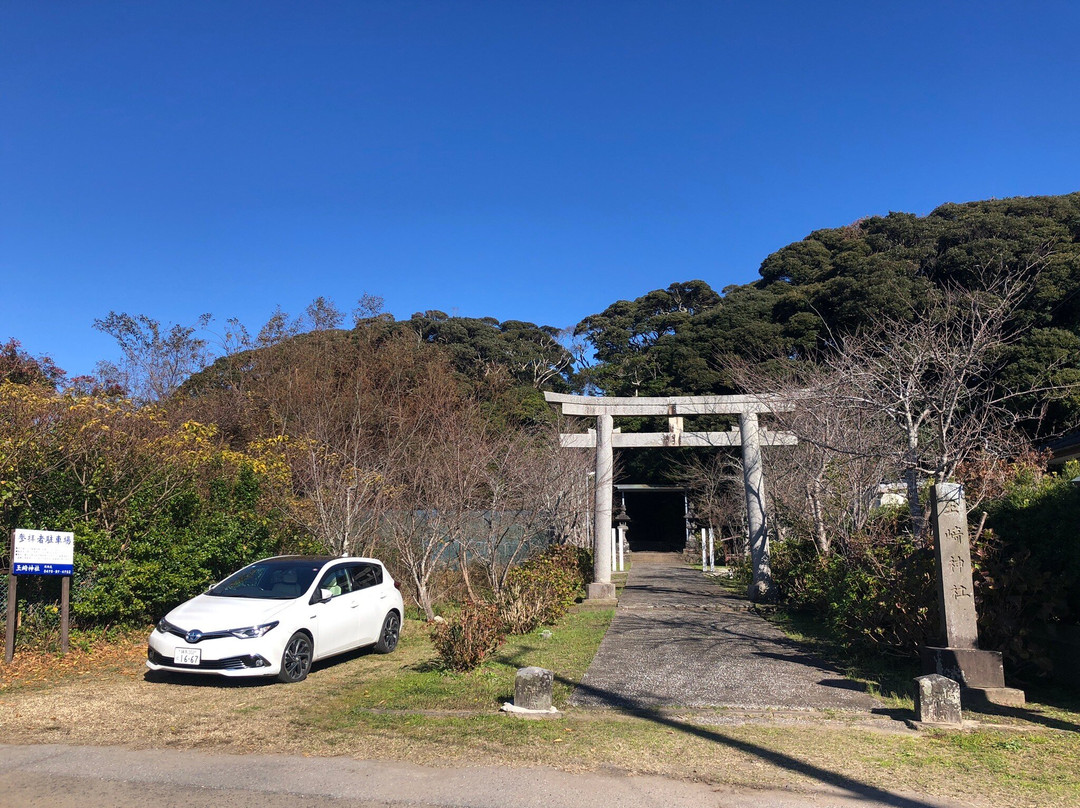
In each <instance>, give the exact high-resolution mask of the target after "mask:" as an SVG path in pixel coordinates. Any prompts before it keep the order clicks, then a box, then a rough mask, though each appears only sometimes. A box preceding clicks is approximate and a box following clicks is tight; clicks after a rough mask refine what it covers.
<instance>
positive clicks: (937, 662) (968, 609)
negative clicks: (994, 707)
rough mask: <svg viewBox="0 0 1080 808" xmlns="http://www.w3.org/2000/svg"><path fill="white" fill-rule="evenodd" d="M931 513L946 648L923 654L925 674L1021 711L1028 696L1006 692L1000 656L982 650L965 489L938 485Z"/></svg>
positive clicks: (980, 698)
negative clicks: (944, 679) (936, 676)
mask: <svg viewBox="0 0 1080 808" xmlns="http://www.w3.org/2000/svg"><path fill="white" fill-rule="evenodd" d="M930 508H931V517H932V518H931V522H932V523H933V528H934V543H935V545H936V550H935V554H936V557H937V584H938V587H937V588H938V606H939V608H940V610H941V633H942V636H943V638H944V640H945V646H944V647H941V648H934V647H927V648H923V649H922V660H923V670H924V671H925V672H926V673H937V674H941V675H942V676H947V677H948V678H950V679H952V680H953V681H955V682H957V683H958V684H959V685H960V686H961V688H963V689H964V692H965V693H966V695H967V697H968V698H969V699H974V700H975V701H986V702H990V703H993V704H1001V705H1007V706H1022V705H1023V704H1024V692H1023V691H1022V690H1015V689H1013V688H1008V687H1005V672H1004V668H1003V667H1002V662H1001V654H1000V653H999V652H997V651H982V650H980V649H979V629H978V623H977V619H976V614H975V586H974V584H973V582H972V576H971V542H970V539H969V537H968V524H967V505H966V504H965V503H964V491H963V489H962V488H961V486H960V485H958V484H956V483H939V484H938V485H935V486H934V490H933V494H932V496H931V502H930Z"/></svg>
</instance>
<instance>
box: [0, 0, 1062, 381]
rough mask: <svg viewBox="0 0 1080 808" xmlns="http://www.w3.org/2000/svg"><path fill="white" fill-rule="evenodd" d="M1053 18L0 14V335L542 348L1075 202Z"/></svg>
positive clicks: (501, 12)
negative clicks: (276, 337)
mask: <svg viewBox="0 0 1080 808" xmlns="http://www.w3.org/2000/svg"><path fill="white" fill-rule="evenodd" d="M1078 32H1080V3H1069V2H1057V3H1049V2H1047V3H1039V2H1030V3H1021V2H1015V3H993V2H989V3H987V2H977V3H976V2H965V3H949V2H934V3H917V2H906V3H891V4H883V3H867V2H857V3H828V2H822V3H818V2H792V3H758V2H743V3H726V2H720V0H714V2H689V1H688V0H680V2H661V1H660V0H657V1H656V2H632V1H630V2H614V0H612V2H587V1H585V0H574V1H573V2H552V1H551V0H544V1H543V2H540V0H535V1H526V0H522V1H520V2H513V1H512V0H493V2H475V3H469V2H449V1H447V2H359V1H357V2H339V3H329V2H312V3H308V2H303V3H301V2H288V3H286V2H267V1H266V0H260V1H259V2H255V0H251V2H229V1H228V0H215V2H134V1H133V2H124V3H115V2H83V3H74V2H61V1H60V0H53V1H52V2H50V1H49V0H42V1H41V2H30V0H19V1H17V2H16V0H4V2H2V4H0V341H2V340H5V339H6V338H7V337H9V336H12V337H16V338H18V339H20V340H21V341H22V342H23V345H24V347H25V348H26V349H27V350H29V351H30V352H32V353H35V354H38V353H48V354H50V355H51V356H53V358H54V359H55V360H56V361H57V362H58V363H59V364H60V366H61V367H63V368H65V369H66V370H68V371H69V372H70V373H84V372H88V371H89V370H90V369H91V368H92V367H93V365H94V363H95V362H96V361H97V360H98V359H104V358H109V359H115V358H116V350H115V346H113V345H112V344H111V341H110V340H109V338H108V337H106V336H104V335H101V334H98V333H97V332H95V331H93V329H92V328H91V324H92V321H93V320H94V318H95V317H103V316H104V315H105V314H107V313H108V312H109V311H110V310H116V311H127V312H130V313H143V314H148V315H150V316H152V317H156V318H159V319H161V320H163V321H166V322H184V323H190V322H193V321H194V320H195V318H196V317H197V316H198V315H199V314H201V313H203V312H212V313H213V314H214V315H215V316H216V317H218V318H219V319H221V320H223V319H224V318H226V317H230V316H237V317H239V318H241V319H242V320H243V321H244V322H246V323H248V324H249V325H250V326H251V327H253V328H255V329H257V328H258V327H259V325H261V324H262V323H263V322H265V320H266V319H267V318H268V317H269V316H270V314H271V313H272V312H273V310H274V307H275V306H277V305H280V306H281V307H282V308H283V309H285V310H286V311H290V312H294V313H298V312H300V311H301V310H302V309H303V308H304V306H305V305H306V304H307V303H308V302H309V301H311V300H312V298H314V297H316V296H318V295H325V296H327V297H330V298H332V299H333V300H335V301H336V302H337V303H338V305H339V306H340V307H341V308H343V309H351V308H352V306H353V305H354V303H355V301H356V299H357V298H358V297H359V296H360V294H361V293H363V292H368V293H371V294H376V295H381V296H382V297H384V298H385V300H386V307H387V310H388V311H390V312H391V313H393V314H394V315H395V316H397V317H399V318H405V317H408V316H409V315H410V314H411V313H413V312H414V311H421V310H425V309H441V310H443V311H447V312H450V313H457V314H462V315H467V316H493V317H497V318H499V319H500V320H504V319H523V320H531V321H534V322H539V323H544V324H549V325H555V326H569V325H573V324H574V323H576V322H578V321H579V320H580V319H582V318H583V317H585V316H586V315H589V314H591V313H594V312H597V311H600V310H602V309H603V308H604V307H606V306H607V305H608V304H610V303H611V302H613V301H615V300H617V299H620V298H632V297H636V296H638V295H641V294H643V293H645V292H647V291H649V290H651V289H656V288H660V287H664V286H667V285H668V284H670V283H672V282H674V281H679V280H690V279H694V278H701V279H704V280H706V281H707V282H709V283H710V284H712V285H713V286H714V287H715V288H717V289H720V288H722V287H724V286H725V285H728V284H731V283H746V282H749V281H752V280H754V279H756V278H757V269H758V266H759V265H760V263H761V261H762V260H763V259H764V258H765V257H766V256H767V255H768V254H769V253H771V252H773V251H774V250H776V249H778V248H780V247H782V246H783V245H784V244H787V243H789V242H791V241H794V240H797V239H800V238H802V237H804V236H805V235H807V234H808V233H809V232H810V231H812V230H814V229H817V228H822V227H834V226H840V225H843V224H847V223H849V222H851V221H853V220H855V219H857V218H860V217H862V216H866V215H871V214H885V213H888V212H889V211H893V210H900V211H910V212H914V213H918V214H925V213H928V212H929V211H930V210H931V209H933V208H934V207H936V206H937V205H938V204H941V203H943V202H949V201H951V202H962V201H968V200H973V199H983V198H987V197H1005V196H1016V195H1031V194H1060V193H1068V192H1071V191H1075V190H1078V189H1080V82H1078V79H1080V48H1077V46H1076V36H1077V33H1078Z"/></svg>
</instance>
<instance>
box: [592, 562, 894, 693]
mask: <svg viewBox="0 0 1080 808" xmlns="http://www.w3.org/2000/svg"><path fill="white" fill-rule="evenodd" d="M747 605H748V602H747V601H746V600H745V599H742V598H738V597H735V596H733V595H731V594H729V593H727V592H726V591H725V590H724V589H722V588H721V587H719V586H717V585H716V584H715V583H714V582H712V581H709V580H708V579H706V578H705V576H703V575H702V573H701V572H699V571H697V570H693V569H691V568H690V567H688V566H686V564H685V563H684V562H683V561H682V558H681V557H680V556H678V555H677V554H666V553H635V554H634V557H633V566H632V569H631V571H630V576H629V579H628V581H627V585H626V588H625V589H624V590H623V593H622V596H621V598H620V600H619V606H618V609H617V610H616V612H615V619H614V620H613V621H612V623H611V627H610V628H609V629H608V632H607V635H606V636H605V637H604V640H603V642H602V643H601V644H600V649H599V651H598V652H597V654H596V658H595V659H594V660H593V662H592V665H590V666H589V670H588V671H587V672H586V674H585V678H584V679H583V680H582V682H581V684H580V685H579V686H578V688H577V690H576V691H575V692H574V695H573V697H572V698H571V702H572V703H573V704H577V705H581V706H611V707H623V708H626V707H630V708H635V707H636V708H644V709H648V708H656V707H719V706H730V707H742V708H750V709H761V708H770V707H774V708H780V709H787V710H800V709H810V710H825V709H839V710H869V709H872V708H874V707H880V706H882V705H881V703H880V702H879V701H878V700H877V699H875V698H873V697H871V696H870V695H868V694H867V693H865V692H864V691H863V690H862V689H861V687H860V686H859V685H858V684H857V683H855V682H852V681H850V680H847V679H845V678H844V677H843V675H842V674H841V673H839V672H838V671H836V670H834V669H831V668H830V667H828V666H827V665H826V664H825V663H824V662H822V661H821V660H820V659H817V658H815V657H814V656H813V655H811V654H810V653H809V652H808V651H807V650H806V649H804V648H803V647H801V646H800V645H798V644H797V643H795V642H793V641H791V640H789V639H787V638H786V637H785V636H784V634H783V633H782V632H781V631H780V630H779V629H777V628H775V627H773V626H772V625H770V624H769V623H768V622H766V621H765V620H764V619H763V618H761V617H759V616H757V615H755V614H753V613H751V612H749V611H747Z"/></svg>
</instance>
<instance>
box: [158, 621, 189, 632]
mask: <svg viewBox="0 0 1080 808" xmlns="http://www.w3.org/2000/svg"><path fill="white" fill-rule="evenodd" d="M157 630H158V631H160V632H161V633H162V634H183V633H184V632H182V631H181V630H180V629H178V628H177V627H176V626H174V625H173V624H172V623H170V622H169V621H168V620H166V619H165V618H164V617H163V618H161V619H160V620H158V623H157Z"/></svg>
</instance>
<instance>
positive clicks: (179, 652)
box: [173, 648, 202, 665]
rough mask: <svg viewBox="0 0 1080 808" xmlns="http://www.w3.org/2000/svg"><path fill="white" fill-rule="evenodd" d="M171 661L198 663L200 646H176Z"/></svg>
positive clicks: (200, 654)
mask: <svg viewBox="0 0 1080 808" xmlns="http://www.w3.org/2000/svg"><path fill="white" fill-rule="evenodd" d="M175 654H176V655H175V656H174V657H173V662H175V663H176V664H177V665H198V664H199V663H200V662H201V661H202V649H201V648H177V649H176V651H175Z"/></svg>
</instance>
